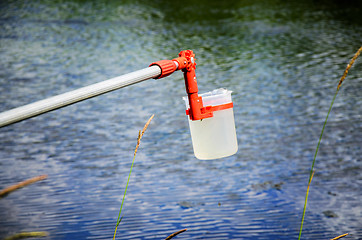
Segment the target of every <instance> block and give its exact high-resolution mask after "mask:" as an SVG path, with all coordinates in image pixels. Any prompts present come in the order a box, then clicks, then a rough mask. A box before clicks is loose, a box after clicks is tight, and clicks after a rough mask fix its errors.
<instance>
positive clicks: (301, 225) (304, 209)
mask: <svg viewBox="0 0 362 240" xmlns="http://www.w3.org/2000/svg"><path fill="white" fill-rule="evenodd" d="M361 52H362V46H361V47H360V48H359V49H358V50H357V52H356V53H355V54H354V56H353V58H352V59H351V61H350V62H349V63H348V65H347V67H346V69H345V70H344V73H343V75H342V77H341V79H340V80H339V83H338V86H337V90H336V93H335V94H334V97H333V100H332V102H331V105H330V107H329V110H328V114H327V117H326V120H325V121H324V124H323V128H322V132H321V135H320V137H319V141H318V144H317V148H316V151H315V154H314V158H313V163H312V167H311V170H310V174H309V181H308V187H307V193H306V195H305V200H304V208H303V216H302V222H301V224H300V229H299V237H298V240H300V237H301V236H302V230H303V223H304V217H305V211H306V208H307V202H308V194H309V186H310V184H311V182H312V179H313V175H314V164H315V160H316V158H317V154H318V150H319V145H320V143H321V141H322V136H323V132H324V129H325V127H326V125H327V120H328V117H329V114H330V112H331V110H332V107H333V104H334V100H336V97H337V94H338V92H339V89H340V87H341V85H342V83H343V81H344V79H345V78H346V77H347V74H348V71H349V69H350V68H351V67H352V65H353V63H354V62H355V61H356V59H357V58H358V56H359V55H360V53H361Z"/></svg>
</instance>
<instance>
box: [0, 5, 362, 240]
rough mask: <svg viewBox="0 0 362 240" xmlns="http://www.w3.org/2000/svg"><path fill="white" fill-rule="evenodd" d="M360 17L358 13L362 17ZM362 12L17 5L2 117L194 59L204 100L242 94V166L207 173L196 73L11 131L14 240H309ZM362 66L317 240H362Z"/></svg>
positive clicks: (6, 52) (1, 33)
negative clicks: (25, 238)
mask: <svg viewBox="0 0 362 240" xmlns="http://www.w3.org/2000/svg"><path fill="white" fill-rule="evenodd" d="M354 4H357V3H354ZM359 9H361V5H360V4H359V5H358V4H357V5H352V4H351V5H345V4H342V3H339V1H332V2H330V1H328V2H327V1H307V2H304V3H299V1H295V2H293V1H288V3H284V2H281V1H261V2H255V1H227V2H225V3H224V2H221V1H197V2H195V1H183V2H182V4H181V3H177V2H176V3H175V2H174V1H171V2H170V1H154V2H153V3H149V2H148V1H124V2H122V3H119V2H118V1H80V0H79V1H45V0H43V1H5V2H2V3H1V4H0V26H1V30H0V56H1V57H0V103H1V104H0V111H5V110H8V109H11V108H14V107H18V106H21V105H24V104H27V103H30V102H33V101H37V100H41V99H43V98H46V97H49V96H53V95H56V94H60V93H63V92H66V91H70V90H73V89H76V88H78V87H82V86H86V85H89V84H92V83H96V82H99V81H102V80H106V79H109V78H111V77H115V76H119V75H122V74H125V73H128V72H132V71H135V70H138V69H142V68H145V67H147V66H148V65H149V64H150V63H152V62H153V61H157V60H160V59H172V58H174V57H177V54H178V52H179V51H181V50H184V49H192V50H193V51H194V52H195V53H196V57H197V64H198V65H197V70H196V73H197V76H198V82H199V90H200V91H201V92H206V91H210V90H213V89H216V88H220V87H226V88H228V89H230V90H232V91H233V100H234V106H235V107H234V114H235V121H236V128H237V136H238V142H239V151H238V153H237V154H236V155H234V156H231V157H228V158H225V159H221V160H214V161H200V160H197V159H196V158H195V157H194V155H193V151H192V145H191V138H190V136H189V129H188V125H187V124H188V122H187V118H186V116H185V115H184V111H185V110H184V103H183V100H182V96H184V95H185V88H184V82H183V76H182V73H179V72H177V73H174V74H173V75H171V76H169V77H167V78H165V79H161V80H157V81H156V80H149V81H146V82H143V83H139V84H137V85H133V86H130V87H127V88H124V89H121V90H118V91H115V92H112V93H108V94H106V95H103V96H99V97H97V98H94V99H91V100H87V101H84V102H81V103H78V104H75V105H72V106H69V107H66V108H63V109H60V110H57V111H54V112H51V113H47V114H44V115H42V116H38V117H36V118H33V119H29V120H26V121H23V122H20V123H17V124H14V125H11V126H8V127H4V128H2V129H0V188H3V187H6V186H8V185H11V184H13V183H16V182H19V181H22V180H24V179H27V178H30V177H33V176H36V175H41V174H48V179H47V180H45V181H42V182H39V183H36V184H33V185H31V186H28V187H26V188H23V189H21V190H18V191H16V192H14V193H12V194H10V195H8V196H7V197H5V198H3V199H0V238H3V237H5V236H8V235H11V234H13V233H16V232H20V231H48V232H49V233H50V236H49V237H48V238H45V239H110V238H111V237H112V236H113V231H114V227H115V223H116V220H117V216H118V211H119V207H120V203H121V200H122V196H123V191H124V188H125V185H126V181H127V177H128V173H129V169H130V165H131V161H132V157H133V150H134V147H135V145H136V138H137V135H138V130H139V129H141V128H142V127H143V125H144V123H145V122H146V121H147V119H148V118H149V116H151V115H152V114H155V118H154V120H153V121H152V123H151V125H150V126H149V129H148V130H147V132H146V134H145V135H144V137H143V139H142V143H141V147H140V149H139V151H138V155H137V158H136V162H135V165H134V169H133V172H132V177H131V181H130V185H129V188H128V192H127V197H126V201H125V205H124V211H123V214H124V218H123V220H122V223H121V224H120V226H119V227H118V233H117V239H164V238H166V237H167V236H168V235H169V234H171V233H173V232H175V231H177V230H180V229H183V228H187V229H188V231H187V232H184V233H182V234H180V235H179V236H178V237H177V238H178V239H293V238H294V239H296V238H297V237H298V231H299V225H300V221H301V217H302V211H303V204H304V196H305V191H306V188H307V181H308V177H309V170H310V167H311V164H312V159H313V155H314V151H315V147H316V144H317V141H318V138H319V135H320V131H321V128H322V125H323V121H324V119H325V117H326V114H327V111H328V108H329V104H330V102H331V100H332V97H333V94H334V92H335V89H336V86H337V84H338V81H339V78H340V76H341V75H342V73H343V71H344V69H345V67H346V65H347V63H348V61H349V60H350V59H351V58H352V56H353V54H354V53H355V51H357V49H358V48H359V47H360V46H361V44H362V42H361V39H362V21H361V18H360V12H359V11H360V10H359ZM361 73H362V64H361V61H360V60H359V61H357V62H356V63H355V65H354V67H353V68H352V69H351V71H350V73H349V75H348V78H347V80H346V82H345V83H344V84H343V86H342V88H341V91H340V93H339V95H338V96H337V99H336V102H335V105H334V108H333V110H332V112H331V115H330V119H329V122H328V124H327V127H326V129H325V135H324V137H323V141H322V143H321V147H320V152H319V154H318V158H317V162H316V165H315V169H316V173H315V177H314V179H313V182H312V186H311V189H310V194H309V195H310V197H309V201H308V208H307V214H306V219H305V224H304V231H303V239H330V238H333V237H335V236H338V235H340V234H343V233H346V232H349V233H350V236H349V239H361V238H362V231H361V227H360V226H361V219H362V206H361V201H360V198H361V195H362V190H361V187H360V186H361V184H362V171H361V170H362V169H361V156H362V149H361V146H362V138H361V130H362V122H361V117H362V109H361V105H362V101H361V90H362V77H361V76H362V75H361Z"/></svg>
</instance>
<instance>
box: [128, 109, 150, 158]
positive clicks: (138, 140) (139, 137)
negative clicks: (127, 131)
mask: <svg viewBox="0 0 362 240" xmlns="http://www.w3.org/2000/svg"><path fill="white" fill-rule="evenodd" d="M154 116H155V115H154V114H153V115H152V116H151V117H150V119H148V121H147V122H146V124H145V126H144V127H143V129H142V130H140V131H139V132H138V138H137V145H136V149H135V150H134V154H133V156H136V153H137V150H138V147H139V146H140V143H141V138H142V136H143V134H144V133H145V131H146V129H147V127H148V125H150V122H151V121H152V119H153V117H154Z"/></svg>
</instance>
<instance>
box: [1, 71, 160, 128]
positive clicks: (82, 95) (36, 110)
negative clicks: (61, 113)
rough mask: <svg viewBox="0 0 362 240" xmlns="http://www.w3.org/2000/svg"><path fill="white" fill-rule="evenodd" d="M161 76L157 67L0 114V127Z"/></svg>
mask: <svg viewBox="0 0 362 240" xmlns="http://www.w3.org/2000/svg"><path fill="white" fill-rule="evenodd" d="M160 74H161V68H160V67H159V66H157V65H154V66H151V67H148V68H144V69H142V70H138V71H135V72H132V73H128V74H125V75H122V76H119V77H115V78H111V79H109V80H105V81H103V82H99V83H96V84H92V85H89V86H86V87H83V88H79V89H77V90H73V91H70V92H66V93H63V94H60V95H57V96H54V97H50V98H47V99H44V100H40V101H38V102H34V103H31V104H28V105H25V106H22V107H18V108H14V109H11V110H9V111H6V112H2V113H0V127H4V126H7V125H10V124H12V123H16V122H19V121H22V120H25V119H28V118H31V117H34V116H37V115H40V114H43V113H46V112H49V111H52V110H55V109H58V108H62V107H65V106H68V105H70V104H73V103H77V102H80V101H83V100H86V99H89V98H92V97H96V96H99V95H101V94H104V93H107V92H110V91H114V90H117V89H120V88H123V87H126V86H129V85H132V84H135V83H139V82H142V81H144V80H147V79H150V78H155V77H157V76H159V75H160Z"/></svg>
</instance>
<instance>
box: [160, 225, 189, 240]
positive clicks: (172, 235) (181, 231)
mask: <svg viewBox="0 0 362 240" xmlns="http://www.w3.org/2000/svg"><path fill="white" fill-rule="evenodd" d="M185 231H187V229H186V228H185V229H182V230H180V231H177V232H175V233H172V234H171V235H170V236H168V237H167V238H165V240H170V239H171V238H173V237H174V236H176V235H178V234H180V233H183V232H185Z"/></svg>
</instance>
